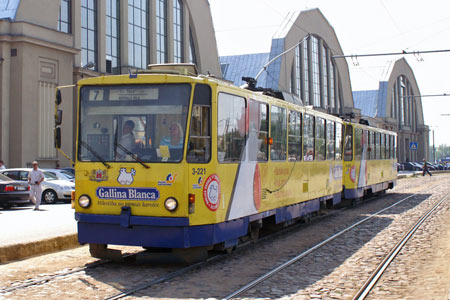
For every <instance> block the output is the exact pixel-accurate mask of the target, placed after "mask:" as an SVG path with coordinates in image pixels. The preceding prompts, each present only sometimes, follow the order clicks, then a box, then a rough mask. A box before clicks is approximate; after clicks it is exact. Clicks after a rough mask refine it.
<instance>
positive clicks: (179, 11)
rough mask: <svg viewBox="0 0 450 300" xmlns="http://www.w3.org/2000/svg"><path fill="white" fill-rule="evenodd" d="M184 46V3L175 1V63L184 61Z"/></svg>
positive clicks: (179, 0)
mask: <svg viewBox="0 0 450 300" xmlns="http://www.w3.org/2000/svg"><path fill="white" fill-rule="evenodd" d="M183 46H184V45H183V2H182V1H181V0H173V60H174V62H175V63H182V62H183V61H184V55H183V48H184V47H183Z"/></svg>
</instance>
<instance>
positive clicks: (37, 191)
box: [28, 161, 45, 210]
mask: <svg viewBox="0 0 450 300" xmlns="http://www.w3.org/2000/svg"><path fill="white" fill-rule="evenodd" d="M44 178H45V177H44V172H42V170H41V169H39V168H38V162H37V161H33V170H31V172H30V173H29V175H28V183H29V184H30V186H31V187H30V199H31V201H33V198H34V199H35V200H34V201H33V202H34V210H39V205H40V204H41V197H42V188H41V182H42V181H44Z"/></svg>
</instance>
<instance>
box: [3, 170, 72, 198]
mask: <svg viewBox="0 0 450 300" xmlns="http://www.w3.org/2000/svg"><path fill="white" fill-rule="evenodd" d="M31 170H32V169H31V168H16V169H5V170H1V171H0V174H3V175H6V176H8V177H9V178H12V179H14V180H19V181H28V174H29V173H30V172H31ZM44 177H45V179H44V181H43V182H42V183H41V187H42V202H45V203H48V204H51V203H55V202H57V201H59V200H61V201H70V199H71V197H72V191H74V190H75V183H73V182H70V181H67V180H60V179H58V178H57V177H56V176H55V175H53V174H52V173H50V172H46V171H44Z"/></svg>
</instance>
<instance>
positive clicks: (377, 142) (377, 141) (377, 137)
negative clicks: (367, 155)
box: [375, 132, 381, 159]
mask: <svg viewBox="0 0 450 300" xmlns="http://www.w3.org/2000/svg"><path fill="white" fill-rule="evenodd" d="M380 149H381V145H380V134H379V133H378V132H375V150H376V151H375V159H380Z"/></svg>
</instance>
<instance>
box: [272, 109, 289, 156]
mask: <svg viewBox="0 0 450 300" xmlns="http://www.w3.org/2000/svg"><path fill="white" fill-rule="evenodd" d="M270 117H271V118H270V136H271V137H272V141H273V143H272V146H271V150H270V159H271V160H286V133H287V132H286V125H287V124H286V109H285V108H282V107H278V106H272V108H271V110H270Z"/></svg>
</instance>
